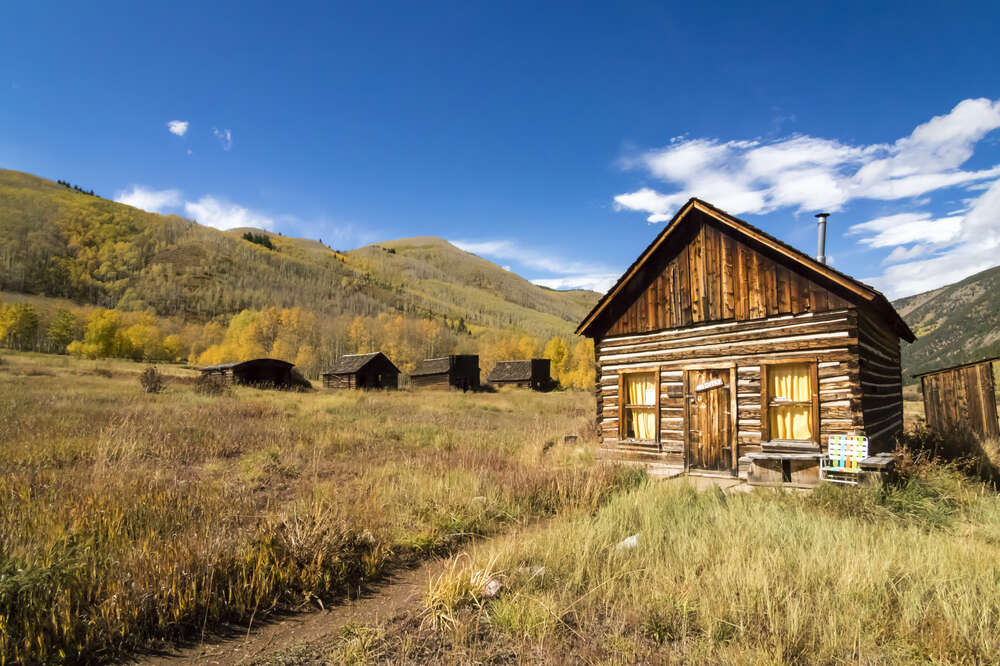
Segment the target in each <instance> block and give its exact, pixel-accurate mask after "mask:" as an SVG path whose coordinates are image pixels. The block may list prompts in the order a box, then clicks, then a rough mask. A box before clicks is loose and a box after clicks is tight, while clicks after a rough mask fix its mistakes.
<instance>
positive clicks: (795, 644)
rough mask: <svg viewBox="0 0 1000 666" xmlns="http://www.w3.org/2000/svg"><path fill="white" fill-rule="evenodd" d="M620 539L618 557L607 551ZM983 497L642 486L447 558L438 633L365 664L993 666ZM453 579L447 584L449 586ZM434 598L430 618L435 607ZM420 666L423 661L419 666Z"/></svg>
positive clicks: (995, 549)
mask: <svg viewBox="0 0 1000 666" xmlns="http://www.w3.org/2000/svg"><path fill="white" fill-rule="evenodd" d="M631 535H638V538H637V545H636V546H635V547H634V548H624V547H619V546H618V544H620V543H622V541H623V540H624V539H625V538H626V537H629V536H631ZM998 563H1000V501H998V499H997V496H996V495H995V494H993V493H992V492H991V491H988V490H987V489H986V488H985V487H984V486H981V485H979V484H978V483H973V482H970V481H968V480H967V478H966V477H965V476H964V475H963V474H961V473H960V472H958V471H957V470H955V469H954V468H949V467H942V466H940V465H938V464H926V465H924V466H923V467H922V468H921V469H920V470H919V472H916V473H914V474H913V475H911V476H910V477H909V478H907V479H906V480H905V481H904V482H903V483H902V484H901V485H899V486H898V487H894V488H890V489H888V490H887V491H885V492H880V491H878V490H864V489H856V488H843V487H824V488H822V489H821V491H820V492H817V493H814V494H812V495H810V496H799V495H784V494H780V493H774V492H765V493H759V494H758V493H751V494H723V493H721V492H704V493H698V492H695V491H694V490H693V489H692V488H691V487H689V486H688V485H686V484H685V483H684V482H683V481H680V480H675V481H671V482H663V483H656V484H644V485H642V486H641V487H638V488H636V489H634V490H632V491H629V492H625V493H622V494H620V495H618V496H616V497H615V498H614V499H613V500H612V501H610V502H609V503H608V504H607V505H605V506H604V507H602V508H601V509H600V510H599V511H598V512H597V513H596V514H595V515H592V516H581V515H578V516H571V517H567V518H565V519H562V518H561V519H558V520H556V521H554V522H553V523H552V524H551V528H550V529H547V530H545V531H543V532H539V533H537V534H535V535H533V536H531V537H529V538H526V539H521V538H518V539H514V538H511V539H501V540H500V541H499V542H494V543H491V544H489V545H488V546H486V547H484V548H480V549H475V552H474V554H473V555H472V557H464V558H462V559H461V560H460V561H456V565H455V566H454V567H452V569H451V570H450V571H449V575H448V576H446V577H443V579H442V580H441V581H438V583H437V585H438V588H440V590H441V591H442V592H449V591H450V592H454V591H455V590H460V591H461V590H473V589H474V587H475V586H474V585H472V584H471V583H468V581H472V580H474V578H473V577H474V576H476V575H477V573H478V572H481V571H484V570H487V569H488V570H489V571H490V573H491V575H497V572H499V573H500V575H503V576H504V580H505V590H504V592H503V594H502V595H501V596H500V597H499V598H497V599H495V600H492V601H488V602H483V601H482V600H481V599H480V598H478V597H476V596H475V594H474V593H473V592H471V591H470V592H467V593H466V594H464V595H461V594H458V595H456V594H453V593H452V594H450V595H449V594H437V589H438V588H435V589H432V590H431V592H430V593H429V594H428V613H432V614H433V615H434V616H436V617H441V616H445V617H448V618H452V620H451V622H450V624H449V625H448V626H447V627H445V628H444V629H443V630H440V631H437V632H434V633H433V634H426V633H425V635H424V638H423V640H422V642H416V643H415V642H414V641H413V640H412V636H411V637H409V640H407V641H403V640H401V637H400V636H399V635H398V634H393V633H392V632H391V631H390V632H389V633H388V634H386V635H385V636H384V637H383V639H382V640H383V643H382V644H381V646H380V648H379V649H380V650H381V653H386V654H390V655H391V657H390V660H391V661H396V662H397V663H402V662H406V661H420V660H418V659H415V658H414V655H419V654H423V655H424V658H423V659H422V660H423V661H436V662H442V663H447V662H449V661H450V660H453V659H455V658H457V657H458V656H461V658H462V659H466V660H469V661H477V660H482V661H487V660H489V659H492V658H494V657H495V656H496V655H498V654H502V653H504V651H506V653H507V654H509V655H516V659H526V660H530V661H533V662H546V663H565V662H566V661H578V662H580V663H592V662H593V663H659V662H664V661H683V662H685V663H737V664H758V663H760V664H764V663H767V664H774V663H803V664H815V663H843V662H857V663H871V664H874V663H912V662H935V663H996V662H997V660H998V658H1000V657H998V655H1000V633H998V632H997V627H998V626H1000V564H998ZM463 583H464V584H465V586H464V587H463ZM442 600H447V602H448V603H447V607H446V608H443V607H442ZM428 654H431V655H433V657H431V658H428V657H427V655H428Z"/></svg>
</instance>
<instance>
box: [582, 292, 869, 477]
mask: <svg viewBox="0 0 1000 666" xmlns="http://www.w3.org/2000/svg"><path fill="white" fill-rule="evenodd" d="M858 348H859V347H858V314H857V311H855V310H853V309H844V310H836V311H832V312H825V313H816V314H814V313H806V314H800V315H785V316H778V317H773V318H769V319H765V320H761V321H755V322H727V323H721V324H711V325H705V326H697V327H693V328H687V329H679V330H675V331H666V332H661V333H648V334H643V335H628V336H616V337H609V338H605V339H603V340H600V341H598V343H597V345H596V346H595V353H596V355H597V367H598V377H599V380H598V405H599V409H600V410H601V411H600V415H599V417H600V418H599V428H600V434H601V437H602V440H603V442H604V446H605V447H606V448H616V449H618V450H620V451H623V452H632V453H642V454H643V455H644V456H645V457H646V458H649V457H651V456H652V457H654V458H656V459H658V460H662V461H666V462H671V463H674V464H677V465H683V464H684V450H685V436H686V433H687V430H686V427H685V423H686V421H685V419H686V416H685V413H686V406H685V395H686V393H685V386H684V370H685V369H686V368H689V369H690V368H696V367H699V366H700V367H704V366H716V367H720V368H731V369H732V370H735V374H736V388H735V394H734V397H735V401H736V419H735V424H736V431H735V433H734V436H735V445H736V446H737V447H738V448H737V451H736V453H737V455H738V456H741V455H744V454H746V453H749V452H753V451H759V450H760V446H761V440H762V437H761V431H762V427H761V426H762V421H763V419H762V414H761V364H762V363H766V362H768V361H775V360H783V361H810V362H813V363H815V366H816V383H817V386H818V388H819V400H818V405H819V434H820V440H821V442H822V443H825V442H826V441H827V439H828V438H829V436H830V435H835V434H853V433H856V432H861V431H863V430H864V427H865V423H864V414H863V412H862V391H861V378H860V368H859V361H858ZM652 368H660V443H659V447H655V446H649V445H645V446H644V445H642V444H638V443H634V442H619V441H618V418H619V401H618V396H619V376H620V374H621V373H624V372H629V371H632V372H635V371H641V370H644V369H645V370H649V369H652ZM688 395H689V393H688ZM661 449H662V450H661Z"/></svg>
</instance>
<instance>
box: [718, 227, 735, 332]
mask: <svg viewBox="0 0 1000 666" xmlns="http://www.w3.org/2000/svg"><path fill="white" fill-rule="evenodd" d="M719 241H720V252H721V253H722V258H721V270H720V272H721V273H722V284H721V287H720V288H721V292H722V318H723V319H732V318H733V317H734V316H735V312H736V307H735V297H734V290H733V280H734V279H735V267H734V265H733V239H732V238H730V237H729V236H728V235H726V234H724V233H722V234H719Z"/></svg>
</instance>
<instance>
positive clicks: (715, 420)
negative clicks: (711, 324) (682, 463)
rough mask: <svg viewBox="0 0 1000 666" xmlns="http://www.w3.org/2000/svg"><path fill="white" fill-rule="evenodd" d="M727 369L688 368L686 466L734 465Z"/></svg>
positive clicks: (728, 372) (730, 467) (718, 466)
mask: <svg viewBox="0 0 1000 666" xmlns="http://www.w3.org/2000/svg"><path fill="white" fill-rule="evenodd" d="M730 374H731V373H730V371H729V370H728V369H725V368H721V369H711V368H709V369H705V370H691V371H689V372H688V376H687V385H688V393H687V394H688V396H690V398H689V399H688V400H687V401H686V404H687V422H688V443H687V448H688V461H687V463H688V466H690V467H693V468H696V469H705V470H726V469H733V468H735V464H734V462H735V458H734V457H733V447H732V441H733V436H732V427H731V426H732V424H731V419H730V411H729V410H730V402H729V395H730V391H731V390H735V387H733V386H731V385H730Z"/></svg>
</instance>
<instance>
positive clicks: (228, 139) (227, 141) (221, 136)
mask: <svg viewBox="0 0 1000 666" xmlns="http://www.w3.org/2000/svg"><path fill="white" fill-rule="evenodd" d="M212 134H214V135H215V138H216V139H218V140H219V143H220V144H222V149H223V150H229V149H230V148H232V147H233V133H232V132H231V131H229V130H228V129H221V130H220V129H219V128H218V127H213V128H212Z"/></svg>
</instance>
